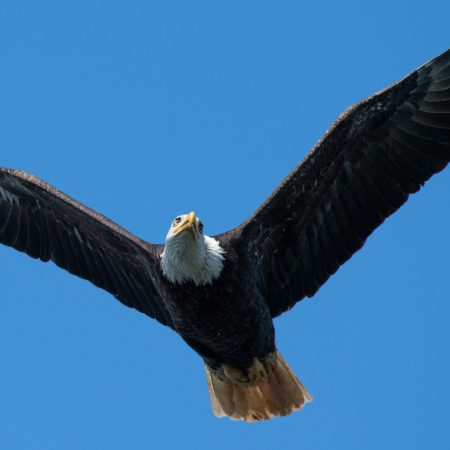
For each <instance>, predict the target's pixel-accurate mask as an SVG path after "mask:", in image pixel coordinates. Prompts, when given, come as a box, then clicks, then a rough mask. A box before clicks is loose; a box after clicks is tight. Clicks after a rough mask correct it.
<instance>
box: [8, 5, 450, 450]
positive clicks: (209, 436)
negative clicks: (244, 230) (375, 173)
mask: <svg viewBox="0 0 450 450" xmlns="http://www.w3.org/2000/svg"><path fill="white" fill-rule="evenodd" d="M449 24H450V8H449V3H448V1H447V0H446V1H437V0H430V1H428V2H423V1H420V2H419V1H411V0H409V1H398V2H394V1H386V0H380V1H377V2H369V3H367V5H366V4H364V3H363V2H361V1H352V2H345V1H344V2H342V1H341V2H327V3H326V2H320V1H319V2H314V3H313V2H308V3H306V2H301V1H284V2H275V1H274V2H267V1H248V2H246V1H244V2H242V1H239V2H238V1H214V2H206V1H203V2H198V1H171V2H168V1H128V2H125V1H103V2H100V1H93V0H90V1H46V0H42V1H39V2H37V1H31V0H30V1H19V0H17V1H14V2H12V1H4V2H2V4H1V6H0V57H1V68H0V99H1V100H0V148H1V158H0V165H2V166H6V167H12V168H18V169H22V170H26V171H28V172H31V173H33V174H35V175H37V176H39V177H41V178H44V179H45V180H47V181H48V182H50V183H52V184H54V185H55V186H57V187H58V188H60V189H61V190H63V191H65V192H66V193H68V194H70V195H72V196H73V197H75V198H77V199H78V200H80V201H82V202H84V203H86V204H88V205H89V206H91V207H93V208H95V209H98V210H99V211H101V212H102V213H103V214H105V215H107V216H109V217H111V218H112V219H113V220H115V221H117V222H118V223H120V224H121V225H123V226H124V227H125V228H127V229H129V230H130V231H132V232H134V233H136V234H138V235H139V236H141V237H143V238H144V239H147V240H149V241H151V242H162V240H163V238H164V236H165V234H166V230H167V228H168V226H169V223H170V221H171V219H172V217H173V216H175V215H176V214H178V213H182V212H187V211H190V210H195V211H196V212H197V213H198V214H199V215H200V217H201V218H202V220H203V221H204V223H205V225H206V232H207V233H209V234H214V233H218V232H221V231H224V230H227V229H229V228H232V227H234V226H236V225H237V224H239V223H240V222H242V221H243V220H244V219H245V218H246V217H247V216H248V215H249V214H250V213H251V212H252V211H254V210H255V208H256V207H257V206H258V205H259V204H260V203H261V202H262V201H263V200H264V199H265V198H266V196H267V195H268V194H269V193H270V192H271V191H272V190H273V189H274V188H275V187H276V186H277V184H278V183H279V182H280V181H281V180H282V178H283V177H284V176H285V175H286V174H287V173H288V172H289V171H290V170H291V169H292V168H293V167H294V166H295V164H296V163H297V162H298V161H299V160H300V159H301V158H303V156H304V155H305V153H306V152H307V151H308V150H309V149H310V147H311V146H312V145H313V144H314V143H315V142H316V141H317V140H318V139H319V138H320V136H321V135H322V133H323V132H324V131H325V130H326V129H327V128H328V126H329V125H330V124H331V123H332V122H333V121H334V119H335V118H336V117H337V116H338V115H339V114H340V113H341V112H342V111H343V110H344V109H345V108H346V107H348V106H350V105H351V104H353V103H354V102H356V101H359V100H361V99H363V98H365V97H366V96H368V95H370V94H371V93H373V92H375V91H377V90H379V89H381V88H383V87H385V86H387V85H388V84H390V83H392V82H394V81H396V80H397V79H399V78H401V77H402V76H404V75H405V74H407V73H408V72H409V71H411V70H413V69H415V68H416V67H418V66H419V65H421V64H422V63H424V62H426V61H427V60H429V59H431V58H432V57H433V56H436V55H437V54H439V53H440V52H442V51H444V50H445V49H446V48H447V47H449V46H450V26H449ZM449 194H450V170H449V168H447V171H446V172H444V173H441V174H439V175H437V176H435V177H434V178H433V179H432V180H431V182H429V183H428V184H427V185H426V186H425V188H424V189H423V191H421V192H420V193H419V194H417V195H415V196H413V197H412V198H411V199H410V201H409V202H408V204H407V205H406V206H405V207H403V208H402V209H401V210H400V211H399V212H398V213H397V214H396V215H395V216H393V217H392V218H390V219H389V220H388V221H387V222H386V223H385V224H383V225H382V227H381V228H380V229H378V230H377V231H376V232H375V233H374V234H373V235H372V236H371V238H370V239H369V241H368V243H367V244H366V246H365V247H364V248H363V250H362V251H360V252H359V253H358V254H357V255H356V256H354V257H353V259H352V260H351V261H350V262H348V263H347V264H346V265H345V266H344V267H342V268H341V269H340V270H339V271H338V273H337V274H336V275H335V276H333V277H332V278H331V279H330V280H329V281H328V283H327V284H326V285H325V286H324V287H323V288H322V289H321V290H320V291H319V293H318V294H317V295H316V297H315V298H314V299H313V300H308V301H305V302H302V303H300V304H298V305H297V306H296V307H295V309H294V310H292V311H291V312H289V313H288V314H286V315H284V316H282V317H281V318H280V319H277V320H276V322H275V325H276V329H277V339H278V346H279V348H280V349H281V352H282V353H283V354H284V356H285V357H286V359H287V361H288V362H289V363H290V365H291V366H292V368H293V369H294V370H295V372H296V373H297V374H298V375H299V377H300V379H301V380H302V381H303V382H304V384H305V385H306V386H307V387H308V388H309V390H310V391H311V393H312V394H313V395H314V397H315V401H314V402H313V403H312V404H310V405H308V406H307V407H306V408H305V409H304V410H302V411H301V412H300V413H296V414H294V415H292V416H290V417H288V418H282V419H276V420H273V421H270V422H266V423H259V424H254V425H251V424H245V423H237V422H231V421H229V420H227V419H222V420H218V419H216V418H215V417H214V416H213V414H212V412H211V408H210V404H209V398H208V393H207V389H206V383H205V376H204V369H203V365H202V362H201V360H200V358H199V357H198V356H197V355H196V354H195V353H194V352H193V351H192V350H190V349H189V348H188V347H187V346H186V345H185V344H184V343H183V342H182V341H181V339H180V338H179V337H178V336H177V335H175V334H174V333H173V332H171V331H170V330H169V329H167V328H165V327H163V326H161V325H159V324H157V323H156V322H153V321H152V320H150V319H148V318H147V317H145V316H143V315H141V314H139V313H137V312H136V311H134V310H129V309H127V308H125V307H124V306H122V305H121V304H119V303H118V302H116V301H115V300H114V299H113V298H112V297H111V296H110V295H108V294H107V293H105V292H103V291H101V290H99V289H96V288H94V287H93V286H92V285H90V284H89V283H87V282H85V281H82V280H80V279H77V278H75V277H73V276H70V275H69V274H67V273H65V272H63V271H62V270H60V269H57V268H56V267H55V266H53V265H51V264H43V263H41V262H37V261H34V260H32V259H30V258H28V257H25V256H24V255H22V254H19V253H17V252H15V251H13V250H11V249H8V248H6V247H3V246H1V247H0V267H1V271H0V358H1V367H0V448H2V449H8V450H15V449H27V450H28V449H38V450H41V449H42V450H53V449H55V450H60V449H64V450H72V449H77V450H79V449H83V450H85V449H87V450H91V449H92V450H102V449H107V450H116V449H117V450H118V449H133V450H134V449H136V450H140V449H179V448H185V449H193V450H203V449H212V448H214V449H217V450H221V449H227V450H229V449H240V448H247V449H251V450H253V449H258V450H269V449H275V448H277V447H278V448H280V446H281V448H283V447H290V448H295V449H297V448H298V449H305V450H330V449H332V450H334V449H345V450H352V449H358V450H360V449H364V450H368V449H377V450H378V449H380V448H382V449H385V450H388V449H396V450H397V449H408V450H412V449H427V450H435V449H447V448H449V447H450V427H449V422H450V418H449V407H448V405H449V403H450V385H449V379H450V367H449V342H450V331H449V326H448V325H449V322H450V320H449V319H450V305H449V303H450V281H449V273H450V239H449V229H450V200H449Z"/></svg>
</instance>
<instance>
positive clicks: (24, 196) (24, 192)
mask: <svg viewBox="0 0 450 450" xmlns="http://www.w3.org/2000/svg"><path fill="white" fill-rule="evenodd" d="M0 242H1V243H3V244H5V245H8V246H10V247H13V248H15V249H16V250H19V251H21V252H24V253H26V254H28V255H29V256H31V257H33V258H39V259H40V260H42V261H49V260H51V261H53V262H54V263H56V264H57V265H58V266H59V267H61V268H63V269H65V270H67V271H69V272H70V273H72V274H74V275H77V276H79V277H81V278H84V279H86V280H89V281H91V282H92V283H93V284H95V285H96V286H98V287H100V288H102V289H105V290H106V291H108V292H110V293H111V294H113V295H114V296H115V297H116V298H117V299H118V300H120V301H121V302H122V303H123V304H125V305H127V306H130V307H132V308H136V309H137V310H138V311H141V312H143V313H144V314H147V315H148V316H150V317H152V318H154V319H156V320H158V321H159V322H161V323H162V324H164V325H169V326H172V319H171V317H170V314H169V313H168V311H167V309H166V307H165V305H164V302H163V300H162V299H161V297H160V296H159V294H158V292H157V289H156V282H157V264H158V257H159V256H158V254H159V253H160V252H161V248H160V246H154V245H151V244H148V243H146V242H144V241H141V240H140V239H138V238H137V237H135V236H133V235H132V234H131V233H129V232H127V231H126V230H124V229H123V228H120V227H119V226H118V225H117V224H115V223H114V222H112V221H110V220H109V219H107V218H106V217H104V216H102V215H100V214H98V213H96V212H95V211H93V210H91V209H89V208H87V207H85V206H84V205H82V204H80V203H78V202H77V201H75V200H73V199H72V198H70V197H68V196H67V195H65V194H63V193H62V192H60V191H58V190H56V189H55V188H54V187H52V186H50V185H48V184H47V183H44V182H43V181H41V180H39V179H38V178H36V177H34V176H32V175H29V174H27V173H25V172H20V171H17V170H11V169H4V168H0Z"/></svg>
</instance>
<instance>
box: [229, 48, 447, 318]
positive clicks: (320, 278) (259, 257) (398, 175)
mask: <svg viewBox="0 0 450 450" xmlns="http://www.w3.org/2000/svg"><path fill="white" fill-rule="evenodd" d="M449 160H450V50H447V51H446V52H445V53H443V54H442V55H440V56H438V57H437V58H435V59H433V60H432V61H430V62H428V63H427V64H425V65H424V66H422V67H421V68H419V69H417V70H416V71H414V72H412V73H411V74H410V75H408V76H407V77H405V78H404V79H402V80H401V81H399V82H398V83H396V84H394V85H393V86H391V87H389V88H387V89H385V90H383V91H381V92H379V93H377V94H375V95H374V96H372V97H370V98H368V99H367V100H365V101H363V102H361V103H359V104H357V105H355V106H354V107H352V108H350V109H349V110H348V111H346V112H345V113H344V114H343V115H342V116H340V117H339V119H338V120H337V121H336V123H335V124H334V125H333V127H332V128H331V129H330V130H329V131H328V132H327V133H326V134H325V135H324V137H323V138H322V139H321V141H320V142H319V143H318V144H317V145H316V146H315V147H314V148H313V149H312V151H311V152H310V153H309V154H308V155H307V156H306V158H305V159H304V160H303V161H302V162H301V163H300V164H299V165H298V166H297V167H296V168H295V169H294V170H293V171H292V172H291V173H290V174H289V176H288V177H287V178H286V179H285V180H284V181H283V182H282V183H281V185H280V186H279V187H278V188H277V190H276V191H275V192H274V193H273V194H272V195H271V196H270V197H269V198H268V199H267V200H266V201H265V202H264V203H263V204H262V205H261V206H260V208H259V209H258V210H257V211H256V212H255V213H254V214H253V216H251V217H250V218H249V219H248V220H247V221H246V222H245V223H244V224H242V225H241V226H240V227H238V228H237V229H235V230H232V231H231V232H230V236H237V239H238V240H237V242H238V244H239V245H238V246H239V248H241V249H244V250H241V252H242V251H243V252H246V254H245V255H243V256H244V257H246V258H247V260H248V261H249V262H250V264H252V266H253V267H255V270H256V271H257V273H259V274H260V276H261V283H262V286H263V290H264V292H265V296H266V299H267V302H268V304H269V307H270V311H271V314H272V316H273V317H275V316H278V315H279V314H281V313H282V312H284V311H286V310H287V309H289V308H291V307H292V306H293V305H294V304H295V303H296V302H298V301H299V300H301V299H303V298H304V297H306V296H307V297H311V296H313V295H314V294H315V293H316V292H317V290H318V289H319V288H320V286H321V285H322V284H323V283H324V282H325V281H326V280H327V279H328V278H329V277H330V276H331V275H332V274H333V273H335V272H336V270H337V269H338V268H339V266H340V265H341V264H343V263H344V262H345V261H347V260H348V259H349V258H350V257H351V256H352V255H353V254H354V253H355V252H356V251H357V250H358V249H360V248H361V247H362V245H363V244H364V242H365V240H366V239H367V237H368V236H369V235H370V234H371V233H372V231H373V230H374V229H375V228H376V227H378V226H379V225H380V224H381V223H382V222H383V221H384V219H385V218H386V217H388V216H389V215H390V214H392V213H393V212H394V211H396V210H397V209H398V208H399V207H400V206H401V205H403V203H405V202H406V200H407V199H408V196H409V194H411V193H414V192H417V191H418V190H419V189H420V188H421V186H422V185H423V184H424V182H425V181H427V180H428V179H429V178H430V177H431V176H432V175H433V174H435V173H437V172H439V171H441V170H442V169H444V167H445V166H446V165H447V163H448V162H449ZM225 237H226V235H225V236H224V238H225Z"/></svg>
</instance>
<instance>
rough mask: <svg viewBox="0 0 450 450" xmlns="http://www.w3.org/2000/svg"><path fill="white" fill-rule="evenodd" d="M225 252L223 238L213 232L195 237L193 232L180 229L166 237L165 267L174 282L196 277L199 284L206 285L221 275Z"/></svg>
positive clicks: (167, 274) (195, 281) (167, 275)
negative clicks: (181, 231) (213, 236)
mask: <svg viewBox="0 0 450 450" xmlns="http://www.w3.org/2000/svg"><path fill="white" fill-rule="evenodd" d="M224 253H225V251H224V250H223V248H222V247H221V246H220V245H219V242H218V241H216V240H215V239H214V238H212V237H210V236H202V238H200V239H194V238H193V236H192V235H191V234H190V233H180V234H178V235H175V236H170V237H169V236H168V238H167V239H166V245H165V247H164V252H163V253H162V254H161V268H162V271H163V274H164V276H165V277H166V278H167V279H168V280H169V281H171V282H172V283H176V284H182V283H185V282H187V281H193V282H194V284H195V285H196V286H204V285H207V284H211V283H212V282H213V281H214V280H215V279H217V278H219V276H220V274H221V272H222V269H223V261H224Z"/></svg>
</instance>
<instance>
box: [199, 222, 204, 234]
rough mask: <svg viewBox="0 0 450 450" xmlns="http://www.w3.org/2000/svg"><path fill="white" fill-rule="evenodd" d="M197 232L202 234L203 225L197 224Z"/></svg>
mask: <svg viewBox="0 0 450 450" xmlns="http://www.w3.org/2000/svg"><path fill="white" fill-rule="evenodd" d="M198 231H200V233H203V224H202V223H201V222H199V223H198Z"/></svg>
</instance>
